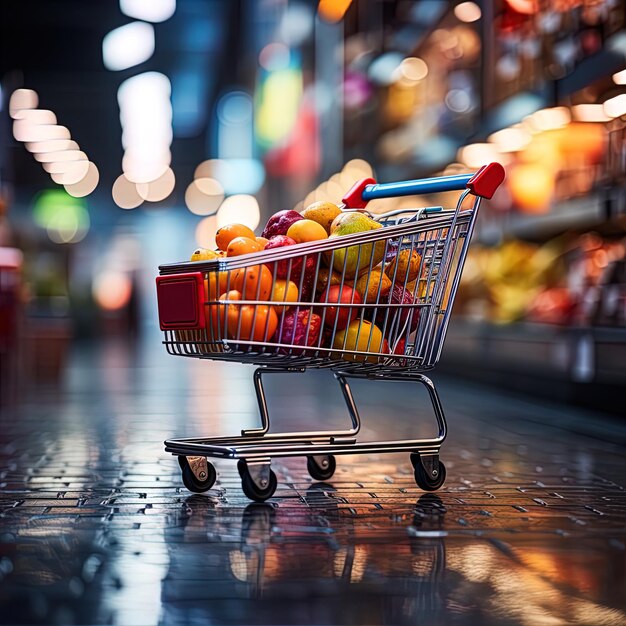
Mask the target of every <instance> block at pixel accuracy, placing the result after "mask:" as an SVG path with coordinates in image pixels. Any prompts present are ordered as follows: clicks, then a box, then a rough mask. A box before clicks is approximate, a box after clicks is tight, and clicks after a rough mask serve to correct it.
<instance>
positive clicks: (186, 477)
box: [178, 456, 217, 493]
mask: <svg viewBox="0 0 626 626" xmlns="http://www.w3.org/2000/svg"><path fill="white" fill-rule="evenodd" d="M178 458H179V463H180V464H181V467H182V474H183V485H185V487H187V489H189V491H192V492H193V493H204V492H205V491H208V490H209V489H210V488H211V487H212V486H213V484H214V483H215V479H216V478H217V474H216V472H215V467H213V465H211V463H207V477H206V478H205V479H203V480H198V478H196V475H195V474H194V473H193V472H192V471H191V467H189V463H188V462H187V459H185V457H183V456H179V457H178ZM180 459H185V460H184V461H180Z"/></svg>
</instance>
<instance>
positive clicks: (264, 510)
mask: <svg viewBox="0 0 626 626" xmlns="http://www.w3.org/2000/svg"><path fill="white" fill-rule="evenodd" d="M329 492H331V493H332V492H334V490H333V488H332V487H330V486H329V485H321V484H319V483H313V484H312V485H310V486H309V488H308V489H307V491H306V492H305V493H304V494H303V497H304V499H305V500H306V502H307V503H309V504H308V505H307V504H303V503H301V502H300V501H293V502H292V501H286V502H280V504H275V503H267V502H266V503H250V504H249V505H248V506H247V507H246V508H245V509H241V508H239V507H236V508H233V507H232V506H229V507H221V506H215V503H214V502H213V500H212V499H210V498H202V497H198V496H195V495H191V496H189V497H188V498H187V499H186V500H185V502H184V503H183V506H182V508H181V510H180V513H179V514H177V515H176V517H175V518H173V519H172V518H170V521H169V523H168V524H167V527H166V530H165V533H166V536H165V539H166V544H167V546H168V551H169V572H168V574H167V575H166V577H165V580H164V583H163V595H162V599H163V602H164V607H165V611H166V614H165V616H166V619H165V620H164V622H165V623H170V622H172V621H174V620H175V618H178V617H180V613H182V607H188V606H189V602H195V606H196V613H197V618H198V620H200V619H203V620H204V621H205V622H207V623H213V622H217V623H222V622H223V621H227V618H228V616H230V618H231V619H232V610H233V608H232V607H233V602H235V603H237V611H238V613H237V615H238V616H239V620H240V622H241V623H252V622H254V619H255V618H256V619H257V621H258V622H263V623H269V622H270V621H276V622H279V623H296V622H300V623H301V622H303V619H302V617H301V613H300V612H301V599H302V594H303V593H306V594H307V611H308V615H309V616H310V623H325V622H327V621H328V614H327V613H326V611H327V609H328V606H329V604H328V603H329V602H330V603H332V602H334V601H335V599H337V600H340V601H341V600H342V599H343V600H345V599H346V598H349V600H350V601H352V602H358V603H359V606H361V607H362V609H361V611H362V612H363V613H365V614H367V615H369V616H370V621H372V620H374V621H375V622H377V623H393V624H396V623H397V624H399V623H408V622H407V617H412V618H414V622H411V623H418V622H419V621H423V620H418V619H416V618H430V620H429V619H426V620H425V621H434V620H433V619H432V618H433V617H434V616H439V615H440V614H441V613H442V612H443V611H444V610H445V607H446V603H445V595H443V593H445V586H444V585H442V581H443V580H444V576H445V575H446V571H445V570H446V543H445V542H446V538H445V537H444V536H443V534H444V533H443V532H442V531H441V526H442V524H443V523H444V522H443V516H444V514H445V509H444V508H443V505H442V504H441V500H440V499H439V498H438V496H437V495H436V494H433V493H427V494H422V495H421V497H420V498H419V499H418V500H417V502H415V504H414V507H413V510H412V514H411V508H412V507H410V505H408V504H407V505H405V506H406V507H407V508H406V509H405V510H406V512H407V515H406V516H402V518H397V519H396V518H394V519H392V518H390V516H388V515H385V514H384V513H383V512H379V517H377V521H376V522H375V523H373V524H372V525H368V524H363V522H362V518H360V517H359V516H355V515H352V514H351V513H350V512H349V511H348V509H346V508H342V507H341V501H342V498H340V497H337V498H333V497H329V495H328V494H329ZM337 495H339V494H337ZM408 525H410V526H408ZM417 530H419V531H420V532H421V535H420V536H419V538H415V537H414V531H417ZM437 530H439V532H437ZM407 531H408V532H407ZM381 534H382V535H384V536H385V537H386V538H387V540H385V541H381ZM207 537H208V538H209V541H210V542H212V543H211V550H210V556H209V557H208V556H207V552H206V550H203V549H199V546H202V545H204V543H206V540H207ZM389 537H393V540H392V541H391V542H390V541H389V540H388V539H389ZM303 590H304V592H303ZM247 599H251V600H253V601H254V602H251V603H246V602H245V600H247ZM265 611H268V613H266V612H265ZM179 612H180V613H179ZM296 615H298V617H297V618H294V616H296ZM324 616H326V618H324ZM270 617H271V619H270Z"/></svg>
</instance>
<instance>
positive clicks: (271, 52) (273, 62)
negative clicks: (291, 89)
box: [259, 42, 291, 72]
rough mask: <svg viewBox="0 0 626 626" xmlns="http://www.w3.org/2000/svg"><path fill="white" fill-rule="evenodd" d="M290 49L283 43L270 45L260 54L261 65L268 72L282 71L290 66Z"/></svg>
mask: <svg viewBox="0 0 626 626" xmlns="http://www.w3.org/2000/svg"><path fill="white" fill-rule="evenodd" d="M290 56H291V55H290V53H289V48H288V47H287V46H286V45H285V44H282V43H277V42H272V43H268V44H267V46H265V48H263V49H262V50H261V52H260V53H259V65H260V66H261V67H262V68H263V69H265V70H267V71H268V72H274V71H276V70H282V69H285V68H286V67H288V66H289V59H290Z"/></svg>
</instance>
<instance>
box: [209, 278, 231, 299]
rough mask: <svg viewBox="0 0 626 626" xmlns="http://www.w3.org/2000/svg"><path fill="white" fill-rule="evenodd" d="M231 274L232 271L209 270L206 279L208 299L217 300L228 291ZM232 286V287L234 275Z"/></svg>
mask: <svg viewBox="0 0 626 626" xmlns="http://www.w3.org/2000/svg"><path fill="white" fill-rule="evenodd" d="M229 275H230V272H208V276H207V278H206V279H205V281H204V293H205V294H206V299H207V300H217V299H218V297H219V296H221V295H222V294H223V293H225V292H226V291H228V289H229V281H228V277H229ZM230 288H231V289H232V277H231V280H230Z"/></svg>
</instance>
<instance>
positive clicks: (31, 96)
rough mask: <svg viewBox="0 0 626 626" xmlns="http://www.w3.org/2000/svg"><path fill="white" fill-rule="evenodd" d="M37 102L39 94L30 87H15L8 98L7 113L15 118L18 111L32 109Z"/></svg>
mask: <svg viewBox="0 0 626 626" xmlns="http://www.w3.org/2000/svg"><path fill="white" fill-rule="evenodd" d="M38 104H39V96H38V95H37V92H36V91H33V90H32V89H16V90H15V91H14V92H13V93H12V94H11V98H10V99H9V115H10V116H11V117H12V118H15V116H16V114H18V113H19V111H22V110H24V109H34V108H36V107H37V105H38Z"/></svg>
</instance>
